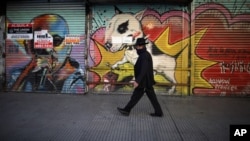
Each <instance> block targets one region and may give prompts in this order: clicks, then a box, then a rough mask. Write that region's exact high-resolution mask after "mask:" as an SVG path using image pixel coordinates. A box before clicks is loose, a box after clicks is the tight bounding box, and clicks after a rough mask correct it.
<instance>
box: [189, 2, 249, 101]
mask: <svg viewBox="0 0 250 141" xmlns="http://www.w3.org/2000/svg"><path fill="white" fill-rule="evenodd" d="M249 12H250V11H249V5H248V4H247V2H246V1H237V3H236V2H235V1H233V0H228V1H224V2H222V1H221V2H220V1H219V2H210V1H209V0H205V1H203V0H202V1H201V0H195V1H193V11H192V24H191V25H192V32H193V33H196V35H195V38H193V40H192V46H191V47H192V52H193V54H192V61H191V62H192V77H191V78H192V79H191V82H192V84H191V86H192V88H191V93H193V94H194V95H215V96H230V95H247V94H248V95H249V93H250V85H249V84H250V79H249V78H250V77H249V76H250V55H249V54H250V48H249V47H250V40H249V37H250V15H249Z"/></svg>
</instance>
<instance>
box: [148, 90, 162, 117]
mask: <svg viewBox="0 0 250 141" xmlns="http://www.w3.org/2000/svg"><path fill="white" fill-rule="evenodd" d="M146 94H147V96H148V98H149V100H150V102H151V104H152V105H153V107H154V110H155V113H154V114H155V115H159V116H162V115H163V112H162V109H161V106H160V104H159V102H158V99H157V97H156V94H155V91H154V88H153V87H149V88H146Z"/></svg>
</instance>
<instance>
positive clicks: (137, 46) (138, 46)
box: [135, 45, 144, 50]
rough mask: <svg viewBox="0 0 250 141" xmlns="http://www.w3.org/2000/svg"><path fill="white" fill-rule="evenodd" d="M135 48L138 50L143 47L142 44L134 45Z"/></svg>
mask: <svg viewBox="0 0 250 141" xmlns="http://www.w3.org/2000/svg"><path fill="white" fill-rule="evenodd" d="M135 48H136V49H137V50H140V49H143V48H144V45H136V46H135Z"/></svg>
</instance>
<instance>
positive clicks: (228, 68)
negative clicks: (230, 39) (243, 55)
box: [220, 60, 250, 73]
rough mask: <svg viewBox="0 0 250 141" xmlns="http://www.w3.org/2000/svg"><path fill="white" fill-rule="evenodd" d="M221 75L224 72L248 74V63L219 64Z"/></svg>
mask: <svg viewBox="0 0 250 141" xmlns="http://www.w3.org/2000/svg"><path fill="white" fill-rule="evenodd" d="M220 68H221V73H226V72H230V73H233V72H237V71H238V72H248V73H249V72H250V62H248V63H244V61H237V60H235V61H232V62H230V63H225V62H221V63H220Z"/></svg>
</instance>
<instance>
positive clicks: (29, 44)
mask: <svg viewBox="0 0 250 141" xmlns="http://www.w3.org/2000/svg"><path fill="white" fill-rule="evenodd" d="M32 23H33V29H34V31H41V30H47V32H48V33H49V34H50V35H51V36H52V37H53V48H47V49H35V48H34V41H33V40H30V41H25V43H26V48H27V49H26V51H27V53H32V54H35V55H37V56H38V58H37V59H39V61H38V62H46V61H45V60H41V59H43V58H44V57H43V56H48V55H52V56H53V58H55V60H54V61H56V63H57V64H63V63H64V61H65V59H66V57H68V55H69V54H70V52H71V46H69V45H65V43H64V37H65V35H66V34H69V31H68V26H67V23H66V21H65V20H64V19H63V18H62V17H60V16H58V15H41V16H38V17H36V18H34V19H33V20H32ZM54 63H55V62H54ZM37 65H38V66H39V65H41V64H37Z"/></svg>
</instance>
